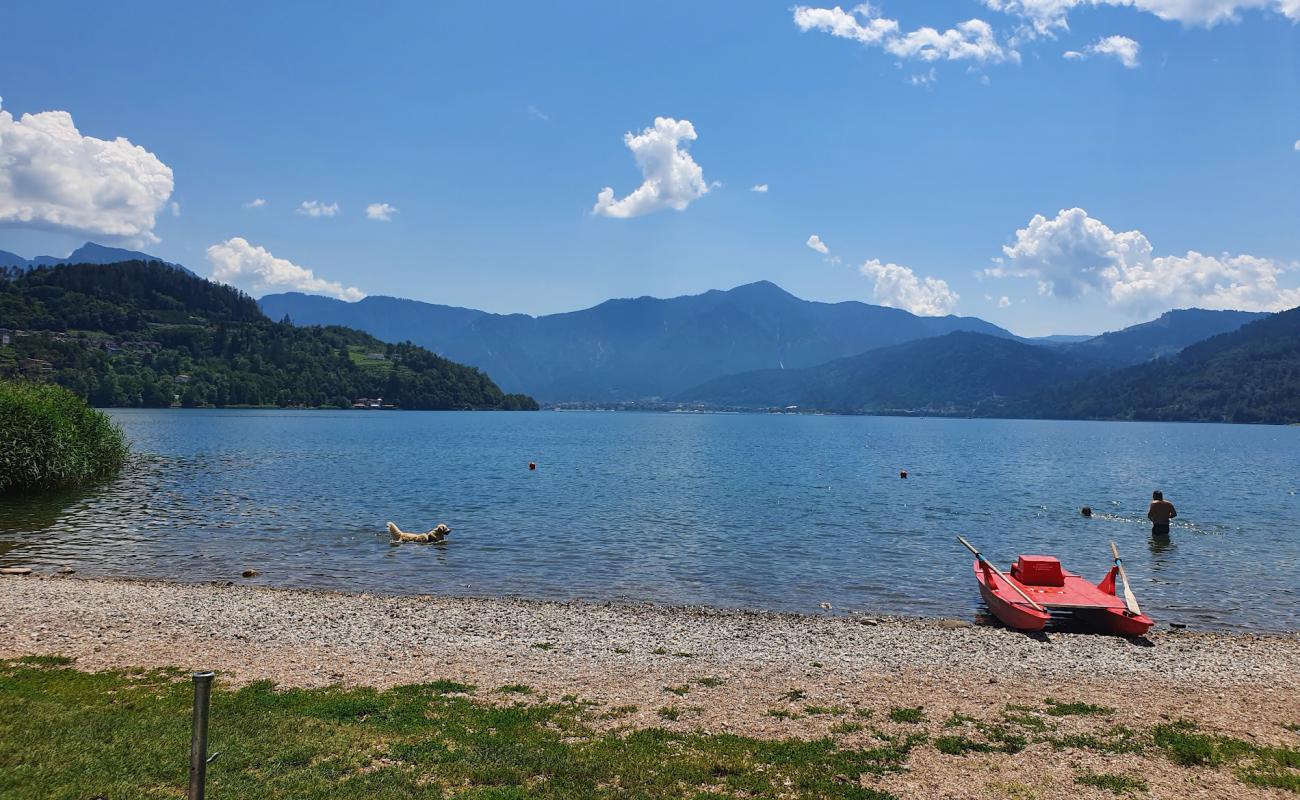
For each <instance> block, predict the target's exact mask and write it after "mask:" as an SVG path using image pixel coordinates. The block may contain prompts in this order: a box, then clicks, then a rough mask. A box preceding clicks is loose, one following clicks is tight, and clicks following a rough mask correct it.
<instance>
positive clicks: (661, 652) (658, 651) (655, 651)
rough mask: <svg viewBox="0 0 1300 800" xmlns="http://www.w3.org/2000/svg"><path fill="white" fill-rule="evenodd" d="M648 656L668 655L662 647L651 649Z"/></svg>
mask: <svg viewBox="0 0 1300 800" xmlns="http://www.w3.org/2000/svg"><path fill="white" fill-rule="evenodd" d="M650 655H653V656H666V655H668V650H667V649H666V648H663V647H656V648H655V649H653V650H651V651H650Z"/></svg>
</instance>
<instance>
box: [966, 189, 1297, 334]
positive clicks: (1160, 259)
mask: <svg viewBox="0 0 1300 800" xmlns="http://www.w3.org/2000/svg"><path fill="white" fill-rule="evenodd" d="M1002 250H1003V252H1004V253H1005V254H1006V256H1007V258H1006V260H1005V261H1004V262H1003V264H1002V265H1000V266H997V267H993V268H991V269H989V270H986V271H985V273H986V274H988V275H992V276H995V277H1011V276H1014V277H1026V278H1033V279H1035V280H1037V281H1038V289H1039V293H1040V294H1043V295H1050V296H1056V297H1061V298H1065V299H1078V298H1081V297H1084V296H1086V295H1091V294H1094V293H1095V294H1098V295H1100V296H1102V297H1103V298H1104V299H1105V301H1106V302H1107V303H1108V304H1110V305H1112V306H1115V307H1119V308H1123V309H1126V310H1129V311H1131V312H1133V313H1146V312H1148V311H1151V310H1155V309H1159V308H1169V307H1171V306H1174V307H1177V306H1199V307H1201V308H1213V309H1229V308H1230V309H1240V310H1244V311H1280V310H1283V309H1287V308H1292V307H1294V306H1298V305H1300V288H1284V287H1283V286H1282V285H1281V281H1280V279H1281V278H1282V277H1283V276H1284V275H1285V274H1286V273H1287V272H1293V271H1295V270H1296V269H1297V268H1296V266H1295V265H1290V264H1284V263H1279V262H1276V261H1273V260H1271V259H1267V258H1260V257H1257V256H1250V255H1229V254H1223V255H1220V256H1208V255H1203V254H1201V253H1198V252H1196V251H1194V250H1193V251H1188V252H1187V254H1186V255H1183V256H1154V255H1152V254H1153V252H1154V249H1153V247H1152V245H1151V242H1150V241H1149V240H1148V239H1147V237H1146V236H1145V235H1143V234H1142V232H1140V231H1125V232H1121V233H1116V232H1115V231H1113V230H1111V229H1110V228H1109V227H1107V226H1106V225H1105V224H1104V223H1102V222H1101V221H1099V220H1096V219H1093V218H1092V217H1090V216H1088V213H1087V212H1086V211H1084V210H1083V209H1081V208H1072V209H1068V210H1063V211H1061V212H1060V213H1058V214H1057V216H1056V218H1055V219H1047V218H1046V217H1044V216H1042V215H1041V214H1039V215H1035V216H1034V218H1033V219H1031V220H1030V221H1029V225H1028V226H1027V227H1025V228H1022V229H1020V230H1018V231H1016V240H1015V243H1014V244H1010V245H1007V246H1005V247H1003V248H1002Z"/></svg>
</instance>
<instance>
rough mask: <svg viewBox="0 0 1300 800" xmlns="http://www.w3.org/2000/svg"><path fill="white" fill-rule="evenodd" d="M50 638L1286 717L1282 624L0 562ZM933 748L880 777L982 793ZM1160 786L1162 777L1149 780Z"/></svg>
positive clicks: (82, 657) (557, 686)
mask: <svg viewBox="0 0 1300 800" xmlns="http://www.w3.org/2000/svg"><path fill="white" fill-rule="evenodd" d="M54 654H58V655H66V656H71V657H74V658H76V659H77V662H76V663H77V666H78V667H79V668H81V669H104V668H115V667H126V666H177V667H181V668H184V669H214V670H216V671H217V672H218V674H219V676H220V677H221V679H222V680H225V681H229V682H232V683H243V682H248V681H253V680H262V679H268V680H272V681H275V682H276V683H278V684H282V685H291V686H322V685H328V684H347V685H373V686H379V687H387V686H392V685H398V684H408V683H416V682H424V681H432V680H437V679H447V680H456V681H461V682H465V683H470V684H474V685H476V686H478V687H481V688H482V690H483V692H484V693H485V694H487V693H490V692H491V690H493V689H495V688H496V687H500V686H503V685H507V684H525V685H527V686H528V687H531V689H533V690H534V694H533V695H532V696H533V697H539V696H547V697H550V698H552V699H555V698H558V697H560V696H563V695H568V694H572V695H577V696H579V697H581V698H583V699H584V700H590V701H593V702H594V703H596V704H598V705H596V706H595V707H596V708H619V707H630V706H636V710H635V711H627V712H626V713H624V714H622V715H621V716H620V718H619V720H618V724H631V725H661V726H666V727H675V728H680V729H691V730H694V729H699V730H705V731H710V732H732V733H739V734H745V735H752V736H759V737H783V736H824V735H826V734H827V730H828V729H830V728H831V726H833V725H834V724H835V723H836V722H837V719H836V717H835V716H834V715H833V714H819V713H816V712H815V711H806V707H807V706H813V707H814V708H816V707H826V708H834V707H843V708H849V709H861V710H862V714H861V716H866V715H868V714H871V713H873V712H874V714H875V717H874V718H875V719H880V718H881V717H885V716H887V713H888V711H889V709H891V708H897V707H905V706H921V707H923V708H924V709H925V715H926V718H927V719H929V720H935V721H938V720H942V719H944V718H949V717H951V715H953V714H954V713H956V714H965V715H971V716H974V717H977V718H981V719H982V718H987V717H988V716H989V714H990V709H995V710H997V711H998V712H999V713H1001V710H1002V709H1004V708H1006V707H1007V706H1008V705H1017V704H1028V705H1032V704H1038V705H1039V706H1041V705H1042V704H1043V703H1044V701H1045V698H1049V697H1051V698H1059V699H1061V700H1065V701H1079V702H1089V703H1096V704H1098V705H1104V706H1107V707H1108V708H1109V709H1113V711H1111V712H1110V713H1109V714H1108V715H1107V716H1106V720H1100V721H1097V722H1096V724H1102V723H1103V722H1105V721H1107V720H1109V722H1110V723H1111V724H1114V723H1116V722H1124V723H1126V724H1130V725H1134V726H1137V725H1147V726H1150V725H1155V724H1158V723H1159V722H1160V721H1161V720H1170V719H1187V720H1192V721H1195V722H1197V723H1200V724H1202V725H1205V726H1207V727H1208V728H1210V729H1213V730H1215V731H1218V732H1222V733H1224V734H1225V735H1232V736H1238V737H1249V738H1250V739H1251V740H1252V741H1258V742H1260V743H1265V744H1276V745H1280V746H1291V747H1294V746H1295V741H1294V740H1295V738H1296V737H1295V734H1294V733H1289V732H1288V728H1287V727H1285V726H1287V725H1294V724H1296V723H1298V722H1300V700H1298V699H1297V698H1298V697H1300V636H1297V635H1241V634H1221V633H1199V632H1186V631H1161V632H1158V633H1155V634H1153V635H1151V636H1150V637H1149V639H1148V640H1146V641H1140V642H1135V641H1129V640H1125V639H1121V638H1116V637H1107V636H1092V635H1084V634H1067V633H1051V634H1048V635H1046V636H1045V637H1038V638H1035V637H1030V636H1026V635H1022V634H1018V633H1014V632H1011V631H1007V630H1003V629H1000V628H993V627H980V626H970V625H968V624H966V623H964V622H961V621H956V620H904V619H875V618H872V619H867V618H862V617H852V616H832V615H830V614H827V615H820V616H801V615H792V614H774V613H761V612H747V611H724V610H713V609H699V608H665V607H659V606H650V605H628V604H588V603H579V604H570V603H550V602H531V601H522V600H493V599H458V598H443V597H380V596H368V595H348V594H339V593H328V592H309V591H288V590H274V589H262V588H250V587H244V586H239V585H233V586H226V585H183V584H166V583H155V582H132V581H108V580H103V581H101V580H81V579H77V578H70V577H38V576H27V577H3V578H0V658H12V657H16V656H22V655H54ZM669 687H687V689H686V691H679V692H670V691H667V689H668V688H669ZM795 701H797V702H795ZM664 707H675V708H678V709H680V710H681V712H682V713H681V715H680V716H679V718H678V719H676V720H672V721H668V720H665V719H664V718H663V717H662V715H660V714H659V713H658V710H659V709H661V708H664ZM774 709H787V710H789V711H790V713H789V714H788V715H781V714H777V715H773V713H772V711H773V710H774ZM1062 724H1063V725H1065V726H1066V727H1065V728H1063V729H1062V730H1069V726H1071V725H1076V726H1077V725H1085V722H1084V721H1074V720H1064V721H1063V722H1062ZM1086 724H1093V723H1086ZM1032 749H1033V748H1031V750H1032ZM1027 752H1029V751H1025V753H1027ZM1025 753H1020V754H1019V755H1016V756H998V757H996V758H995V757H994V756H992V755H989V756H987V757H983V762H981V761H980V760H979V759H975V760H972V759H966V760H964V761H963V762H962V763H963V764H964V767H963V769H970V768H971V764H975V763H984V762H987V763H986V764H985V765H984V766H982V767H980V769H981V770H984V771H987V772H988V773H989V775H988V778H987V780H986V781H984V783H983V784H980V785H981V786H987V785H994V784H996V782H997V780H1000V778H998V777H997V776H998V775H1001V774H1002V772H1003V771H1009V773H1008V774H1014V771H1015V769H1016V768H1017V766H1016V759H1019V758H1022V757H1024V756H1025ZM1093 757H1099V756H1094V755H1088V754H1083V755H1078V756H1077V757H1076V758H1075V763H1082V764H1084V766H1086V765H1087V764H1086V762H1087V759H1088V758H1093ZM932 758H934V759H940V760H941V759H942V758H944V757H942V756H939V755H938V753H937V752H936V753H934V754H932ZM1124 758H1128V759H1129V760H1134V759H1138V757H1136V756H1126V757H1123V758H1121V757H1118V756H1108V757H1107V759H1106V763H1109V764H1111V765H1112V766H1113V765H1114V763H1116V759H1118V760H1119V761H1123V759H1124ZM1080 759H1082V761H1080ZM1139 760H1140V759H1139ZM1161 763H1164V762H1161ZM931 767H932V768H927V769H926V770H919V769H915V768H914V769H912V770H911V771H910V772H909V773H908V775H907V776H904V777H897V776H895V777H893V778H891V779H890V780H891V781H892V782H893V783H892V784H891V785H890V786H889V787H888V788H889V790H890V791H894V792H896V793H899V794H901V795H903V796H917V797H928V796H944V797H949V796H950V797H968V796H969V797H981V796H991V795H989V794H987V793H981V792H983V790H981V789H979V788H978V787H976V788H975V789H972V790H971V791H972V792H973V793H969V794H963V793H962V790H959V789H958V788H955V786H954V785H949V784H947V783H945V784H943V787H939V786H930V787H929V788H928V789H927V786H926V785H925V783H924V780H923V776H932V775H939V776H942V775H943V774H944V769H942V768H941V767H942V764H941V763H940V764H939V765H938V766H935V765H931ZM1133 768H1141V769H1143V770H1146V771H1148V773H1149V774H1151V775H1152V776H1153V777H1152V781H1153V792H1154V793H1155V795H1156V796H1171V797H1173V796H1180V797H1181V796H1188V797H1193V796H1204V797H1215V796H1260V797H1268V796H1282V795H1272V794H1267V793H1265V794H1258V795H1251V794H1250V792H1253V791H1254V790H1253V789H1251V790H1250V791H1245V790H1244V789H1243V788H1242V787H1241V786H1239V785H1236V784H1233V785H1232V788H1233V791H1234V792H1236V793H1233V794H1228V795H1216V794H1215V793H1214V792H1216V791H1219V790H1220V789H1223V788H1224V787H1218V788H1216V786H1217V784H1215V783H1214V781H1213V780H1210V779H1209V778H1206V777H1205V776H1202V778H1201V779H1199V780H1201V783H1198V784H1196V785H1195V786H1191V785H1184V784H1183V783H1179V782H1178V780H1179V779H1178V778H1177V773H1178V772H1179V770H1174V771H1172V772H1170V771H1169V770H1165V772H1166V773H1167V774H1168V775H1169V776H1171V777H1168V780H1167V781H1166V783H1161V781H1162V780H1164V779H1163V778H1161V777H1160V774H1163V773H1159V771H1158V770H1157V772H1149V771H1150V770H1152V769H1154V768H1153V767H1151V766H1150V765H1145V766H1143V765H1141V764H1137V765H1134V767H1133ZM1183 771H1185V770H1183ZM1209 774H1211V775H1219V774H1220V773H1209ZM1207 780H1209V782H1208V783H1206V782H1205V781H1207ZM1225 780H1227V781H1229V783H1231V780H1232V779H1231V776H1230V774H1229V776H1228V777H1227V778H1225ZM1168 781H1172V782H1173V783H1168ZM1160 786H1165V787H1166V788H1167V789H1169V791H1173V792H1175V793H1174V794H1163V793H1161V792H1159V791H1155V789H1156V787H1160ZM1225 786H1226V784H1225ZM1237 790H1242V791H1241V792H1238V791H1237ZM927 792H930V793H927ZM1205 792H1209V793H1208V794H1207V793H1205ZM1085 794H1086V793H1085Z"/></svg>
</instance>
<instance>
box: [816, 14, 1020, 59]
mask: <svg viewBox="0 0 1300 800" xmlns="http://www.w3.org/2000/svg"><path fill="white" fill-rule="evenodd" d="M794 24H795V25H796V26H797V27H798V28H799V30H801V31H804V32H805V33H806V32H807V31H810V30H817V31H821V32H823V33H828V34H830V35H831V36H836V37H839V38H842V39H851V40H853V41H855V42H859V43H860V44H863V45H865V46H868V47H880V48H882V49H884V50H885V52H887V53H890V54H891V55H894V56H897V57H898V58H901V59H917V60H920V61H975V62H979V63H997V62H1001V61H1019V60H1020V54H1019V53H1017V52H1016V51H1015V50H1014V49H1010V48H1007V47H1004V46H1003V45H1002V44H1000V43H999V42H998V40H997V36H996V35H995V34H994V32H993V27H992V26H991V25H989V24H988V23H987V22H985V21H983V20H980V19H971V20H967V21H965V22H959V23H957V25H955V26H954V27H952V28H949V29H947V30H945V31H939V30H937V29H935V28H930V27H923V28H917V29H916V30H914V31H909V32H907V33H904V32H903V31H902V30H901V29H900V27H899V24H898V20H894V19H887V18H885V17H882V16H880V12H879V11H877V10H876V9H875V8H873V7H872V6H870V5H868V4H865V3H864V4H862V5H859V6H857V7H855V8H854V9H853V10H852V11H851V12H850V11H845V10H844V9H842V8H840V7H839V6H835V7H834V8H811V7H809V6H796V7H795V9H794Z"/></svg>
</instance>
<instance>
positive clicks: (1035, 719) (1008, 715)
mask: <svg viewBox="0 0 1300 800" xmlns="http://www.w3.org/2000/svg"><path fill="white" fill-rule="evenodd" d="M1002 719H1004V720H1006V721H1007V722H1010V723H1011V724H1013V725H1019V726H1020V727H1022V728H1024V729H1026V730H1030V731H1033V732H1034V733H1046V732H1047V731H1049V730H1051V729H1052V726H1051V725H1050V724H1048V722H1047V720H1045V719H1043V718H1042V717H1039V716H1036V715H1034V714H1020V713H1016V712H1014V711H1008V712H1005V713H1003V715H1002Z"/></svg>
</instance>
